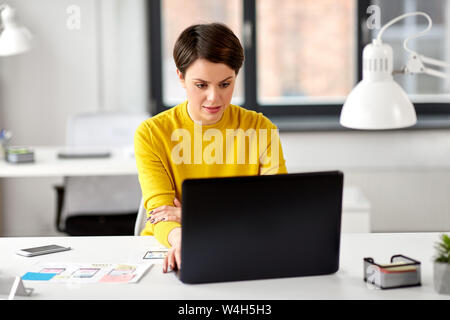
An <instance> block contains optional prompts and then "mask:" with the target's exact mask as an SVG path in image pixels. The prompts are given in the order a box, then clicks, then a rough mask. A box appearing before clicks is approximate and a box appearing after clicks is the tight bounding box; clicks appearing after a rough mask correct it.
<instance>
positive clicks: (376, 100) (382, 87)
mask: <svg viewBox="0 0 450 320" xmlns="http://www.w3.org/2000/svg"><path fill="white" fill-rule="evenodd" d="M340 122H341V125H343V126H344V127H348V128H352V129H367V130H377V129H378V130H383V129H398V128H405V127H409V126H412V125H414V124H415V123H416V122H417V117H416V112H415V110H414V106H413V105H412V103H411V101H409V98H408V95H407V94H406V93H405V92H404V91H403V89H402V88H401V87H400V86H399V85H398V84H397V83H396V82H395V81H394V80H388V81H376V82H372V81H367V80H363V81H361V82H360V83H358V85H357V86H356V87H355V88H354V89H353V90H352V92H351V93H350V95H349V96H348V97H347V100H346V101H345V104H344V106H343V107H342V112H341V119H340Z"/></svg>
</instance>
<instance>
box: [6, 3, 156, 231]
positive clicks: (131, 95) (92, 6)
mask: <svg viewBox="0 0 450 320" xmlns="http://www.w3.org/2000/svg"><path fill="white" fill-rule="evenodd" d="M144 2H145V0H126V1H123V0H70V1H69V0H38V1H30V0H8V1H7V3H8V4H9V5H10V6H11V7H14V8H15V9H17V13H18V16H19V20H20V21H21V22H22V24H23V25H25V26H26V27H27V28H28V29H29V30H30V31H31V32H32V33H33V35H34V47H33V49H32V50H31V51H29V52H27V53H25V54H22V55H17V56H12V57H0V127H2V128H3V127H5V128H8V129H10V130H12V132H13V135H14V136H13V140H12V144H14V145H36V146H45V145H62V144H64V142H65V130H66V119H67V117H68V116H69V115H71V114H74V113H82V112H97V111H123V110H128V111H131V112H140V111H144V110H146V103H147V85H148V84H147V63H146V62H147V58H146V42H145V40H146V35H145V32H146V30H145V23H144V19H142V16H143V15H144V14H145V10H144ZM73 5H75V6H77V7H78V8H79V9H80V27H81V28H80V29H70V28H68V25H67V22H68V19H69V18H70V17H71V13H68V12H67V9H68V8H69V6H73ZM60 182H61V179H53V178H32V179H22V178H21V179H0V192H1V193H0V195H1V196H0V198H1V200H0V215H1V218H0V228H1V229H0V230H1V233H0V234H4V235H41V234H54V231H53V230H54V227H53V225H54V215H55V203H56V197H55V194H54V191H53V188H52V187H53V185H54V184H58V183H60Z"/></svg>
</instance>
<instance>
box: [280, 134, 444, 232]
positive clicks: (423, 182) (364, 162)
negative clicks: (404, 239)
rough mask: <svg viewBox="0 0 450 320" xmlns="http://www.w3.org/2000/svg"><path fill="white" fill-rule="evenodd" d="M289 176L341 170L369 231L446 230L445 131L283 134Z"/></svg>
mask: <svg viewBox="0 0 450 320" xmlns="http://www.w3.org/2000/svg"><path fill="white" fill-rule="evenodd" d="M281 139H282V145H283V147H284V154H285V157H286V161H287V167H288V171H289V172H302V171H316V170H336V169H338V170H342V171H343V172H344V181H345V185H351V186H358V187H359V188H360V189H361V191H362V192H363V193H364V195H365V196H366V198H367V199H368V200H369V202H370V204H371V229H372V231H374V232H412V231H449V230H450V131H449V130H395V131H379V132H365V131H347V132H304V133H282V134H281Z"/></svg>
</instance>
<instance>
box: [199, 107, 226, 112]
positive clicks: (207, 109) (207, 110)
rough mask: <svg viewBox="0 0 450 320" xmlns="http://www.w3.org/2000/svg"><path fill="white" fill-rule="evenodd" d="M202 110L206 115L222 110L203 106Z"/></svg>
mask: <svg viewBox="0 0 450 320" xmlns="http://www.w3.org/2000/svg"><path fill="white" fill-rule="evenodd" d="M203 108H204V109H205V110H206V112H208V113H217V112H219V110H220V108H222V106H215V107H205V106H203Z"/></svg>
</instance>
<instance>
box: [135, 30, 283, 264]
mask: <svg viewBox="0 0 450 320" xmlns="http://www.w3.org/2000/svg"><path fill="white" fill-rule="evenodd" d="M173 56H174V60H175V64H176V66H177V74H178V77H179V80H180V83H181V85H182V86H183V87H184V89H185V90H186V95H187V100H186V101H185V102H183V103H181V104H179V105H177V106H175V107H173V108H171V109H169V110H167V111H164V112H162V113H160V114H158V115H156V116H154V117H152V118H150V119H148V120H146V121H144V122H143V123H142V124H141V125H140V126H139V128H138V129H137V131H136V134H135V155H136V163H137V168H138V172H139V182H140V184H141V189H142V196H143V199H144V206H145V208H146V210H147V217H148V219H147V223H146V226H145V228H144V230H143V231H142V233H141V235H154V236H155V238H156V239H158V241H159V242H160V243H162V244H164V245H165V246H167V247H168V248H170V250H169V251H168V254H167V257H166V258H165V260H164V263H163V272H167V270H168V269H175V268H180V266H181V230H182V229H181V203H180V201H179V200H181V192H182V190H181V185H182V182H183V180H185V179H189V178H208V177H229V176H243V175H262V174H280V173H286V172H287V170H286V166H285V160H284V157H283V152H282V148H281V143H280V140H279V136H278V130H277V128H276V126H275V125H274V124H273V123H272V122H271V121H270V120H269V119H267V118H266V117H265V116H263V115H262V114H261V113H257V112H254V111H249V110H246V109H244V108H241V107H239V106H236V105H232V104H230V102H231V98H232V96H233V90H234V86H235V83H236V77H237V75H238V72H239V69H240V68H241V66H242V63H243V61H244V53H243V49H242V46H241V44H240V42H239V40H238V38H237V37H236V36H235V35H234V33H233V32H232V31H231V30H230V29H229V28H228V27H226V26H225V25H223V24H218V23H211V24H200V25H193V26H191V27H189V28H187V29H185V30H184V31H183V32H182V33H181V34H180V36H179V38H178V40H177V41H176V43H175V47H174V51H173ZM211 214H214V213H213V212H212V213H211Z"/></svg>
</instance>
